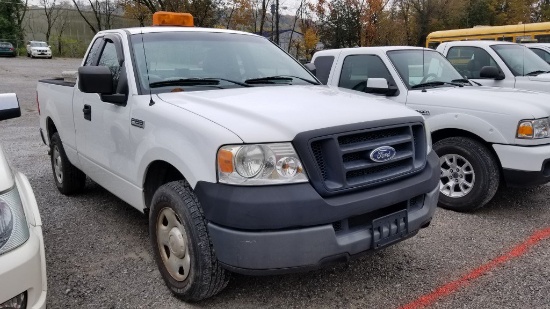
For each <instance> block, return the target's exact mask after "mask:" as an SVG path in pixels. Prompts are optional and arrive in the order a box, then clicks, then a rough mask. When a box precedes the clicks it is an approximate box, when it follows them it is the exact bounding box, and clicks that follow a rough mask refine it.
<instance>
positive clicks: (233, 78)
mask: <svg viewBox="0 0 550 309" xmlns="http://www.w3.org/2000/svg"><path fill="white" fill-rule="evenodd" d="M131 40H132V46H133V51H134V55H135V63H136V70H137V74H138V76H139V81H140V83H141V89H142V91H146V92H148V91H149V89H151V91H152V92H154V93H161V92H169V91H195V90H215V89H225V88H239V87H249V86H250V87H252V86H255V87H257V86H269V85H289V84H290V85H306V84H318V82H317V80H316V79H315V78H314V77H313V76H312V75H311V74H310V73H309V71H307V70H306V69H304V68H303V67H302V66H301V65H300V64H299V63H298V62H296V61H295V60H294V59H292V57H290V56H288V54H286V53H285V52H283V51H282V50H281V49H279V48H278V47H277V46H275V45H274V44H272V43H271V42H269V41H268V40H267V39H264V38H262V37H257V36H251V35H243V34H233V33H216V32H194V31H193V32H191V31H189V32H162V33H145V34H136V35H133V36H132V38H131Z"/></svg>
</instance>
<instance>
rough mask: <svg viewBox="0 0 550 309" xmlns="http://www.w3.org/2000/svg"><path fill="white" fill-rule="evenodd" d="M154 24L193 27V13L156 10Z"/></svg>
mask: <svg viewBox="0 0 550 309" xmlns="http://www.w3.org/2000/svg"><path fill="white" fill-rule="evenodd" d="M153 26H180V27H193V26H194V24H193V15H191V14H189V13H173V12H162V11H161V12H156V13H155V14H153Z"/></svg>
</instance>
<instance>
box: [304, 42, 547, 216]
mask: <svg viewBox="0 0 550 309" xmlns="http://www.w3.org/2000/svg"><path fill="white" fill-rule="evenodd" d="M312 60H313V62H314V65H315V67H316V72H315V73H316V75H317V77H318V78H319V79H320V80H321V81H322V82H323V83H325V84H328V85H333V86H339V87H342V88H348V89H353V90H358V91H363V92H367V93H378V94H379V95H385V96H387V97H388V98H391V99H392V100H394V101H396V102H399V103H403V104H406V106H408V107H410V108H412V109H414V110H416V111H418V112H420V113H421V114H423V115H424V116H425V118H426V122H427V123H428V125H429V127H430V128H431V130H432V140H433V143H434V146H433V147H434V150H435V151H436V153H437V154H438V155H439V156H440V158H441V159H440V165H441V181H440V191H441V194H440V197H439V203H440V205H441V206H442V207H446V208H449V209H453V210H458V211H465V210H472V209H475V208H478V207H481V206H483V205H484V204H486V203H487V202H488V201H489V200H491V198H492V197H493V196H494V194H495V192H496V190H497V188H498V186H499V182H500V180H501V177H502V178H503V179H504V181H505V182H506V183H507V184H508V185H511V186H526V185H535V184H543V183H546V182H548V181H550V136H549V131H550V120H549V118H548V116H550V104H549V103H550V94H546V93H540V92H531V91H526V90H517V89H505V88H491V87H482V86H477V85H475V84H472V83H470V82H469V81H468V80H467V79H464V78H463V77H462V76H461V75H460V74H459V73H458V72H457V71H456V70H455V69H454V68H453V66H452V65H451V64H450V63H449V61H447V59H445V58H444V57H443V56H442V55H441V54H440V53H438V52H436V51H434V50H431V49H424V48H416V47H366V48H349V49H340V50H327V51H320V52H317V53H316V54H315V55H314V57H313V59H312Z"/></svg>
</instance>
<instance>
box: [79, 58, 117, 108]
mask: <svg viewBox="0 0 550 309" xmlns="http://www.w3.org/2000/svg"><path fill="white" fill-rule="evenodd" d="M78 89H79V90H80V91H82V92H84V93H98V94H99V96H100V98H101V101H103V102H107V103H112V104H115V105H119V106H126V102H127V101H128V97H127V95H126V94H119V93H114V92H115V90H114V88H113V75H112V74H111V70H110V69H109V68H108V67H106V66H85V67H80V68H78Z"/></svg>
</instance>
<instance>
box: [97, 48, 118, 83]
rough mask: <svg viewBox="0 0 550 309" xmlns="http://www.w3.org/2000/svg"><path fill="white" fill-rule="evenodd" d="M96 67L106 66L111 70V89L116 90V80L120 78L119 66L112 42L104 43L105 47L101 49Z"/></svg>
mask: <svg viewBox="0 0 550 309" xmlns="http://www.w3.org/2000/svg"><path fill="white" fill-rule="evenodd" d="M94 44H95V43H94ZM97 65H98V66H99V65H103V66H106V67H108V68H109V70H111V74H113V87H114V88H113V89H116V88H117V84H118V79H119V77H120V64H119V62H118V57H117V54H116V47H115V44H114V43H113V42H109V41H105V47H104V48H103V52H102V53H101V56H100V57H99V62H98V63H97Z"/></svg>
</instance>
